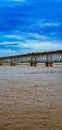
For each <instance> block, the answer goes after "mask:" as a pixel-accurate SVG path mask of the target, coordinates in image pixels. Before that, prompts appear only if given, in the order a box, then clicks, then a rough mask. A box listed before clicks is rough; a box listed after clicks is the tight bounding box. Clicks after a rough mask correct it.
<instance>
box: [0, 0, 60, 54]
mask: <svg viewBox="0 0 62 130" xmlns="http://www.w3.org/2000/svg"><path fill="white" fill-rule="evenodd" d="M51 50H62V0H0V57H1V56H9V55H18V54H26V53H31V52H44V51H51Z"/></svg>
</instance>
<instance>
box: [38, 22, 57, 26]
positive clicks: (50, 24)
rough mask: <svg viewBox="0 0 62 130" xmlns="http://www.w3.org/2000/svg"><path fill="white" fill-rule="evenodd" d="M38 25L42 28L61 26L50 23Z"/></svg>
mask: <svg viewBox="0 0 62 130" xmlns="http://www.w3.org/2000/svg"><path fill="white" fill-rule="evenodd" d="M38 25H39V26H40V27H58V26H59V24H58V23H49V22H44V23H41V22H39V23H38Z"/></svg>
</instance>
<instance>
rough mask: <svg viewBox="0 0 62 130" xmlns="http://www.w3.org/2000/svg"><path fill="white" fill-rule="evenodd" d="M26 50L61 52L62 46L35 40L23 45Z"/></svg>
mask: <svg viewBox="0 0 62 130" xmlns="http://www.w3.org/2000/svg"><path fill="white" fill-rule="evenodd" d="M22 46H23V47H25V48H30V49H31V50H33V51H50V50H60V49H62V45H61V44H58V43H56V42H49V41H48V42H39V41H33V40H27V41H26V43H22Z"/></svg>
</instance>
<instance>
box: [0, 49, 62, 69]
mask: <svg viewBox="0 0 62 130" xmlns="http://www.w3.org/2000/svg"><path fill="white" fill-rule="evenodd" d="M58 62H62V50H56V51H49V52H36V53H28V54H23V55H15V56H6V57H0V65H3V64H5V63H6V64H10V65H11V66H16V65H17V64H18V63H29V64H30V66H37V63H45V65H46V66H50V67H52V66H53V64H54V63H58Z"/></svg>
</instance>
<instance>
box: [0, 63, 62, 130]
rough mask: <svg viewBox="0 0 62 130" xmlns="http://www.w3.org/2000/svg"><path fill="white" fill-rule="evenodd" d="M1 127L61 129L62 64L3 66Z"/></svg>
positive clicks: (0, 73) (12, 129) (0, 69)
mask: <svg viewBox="0 0 62 130" xmlns="http://www.w3.org/2000/svg"><path fill="white" fill-rule="evenodd" d="M0 130H62V66H54V67H53V68H46V67H44V66H38V67H29V66H27V65H26V66H16V67H9V66H2V67H0Z"/></svg>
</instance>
